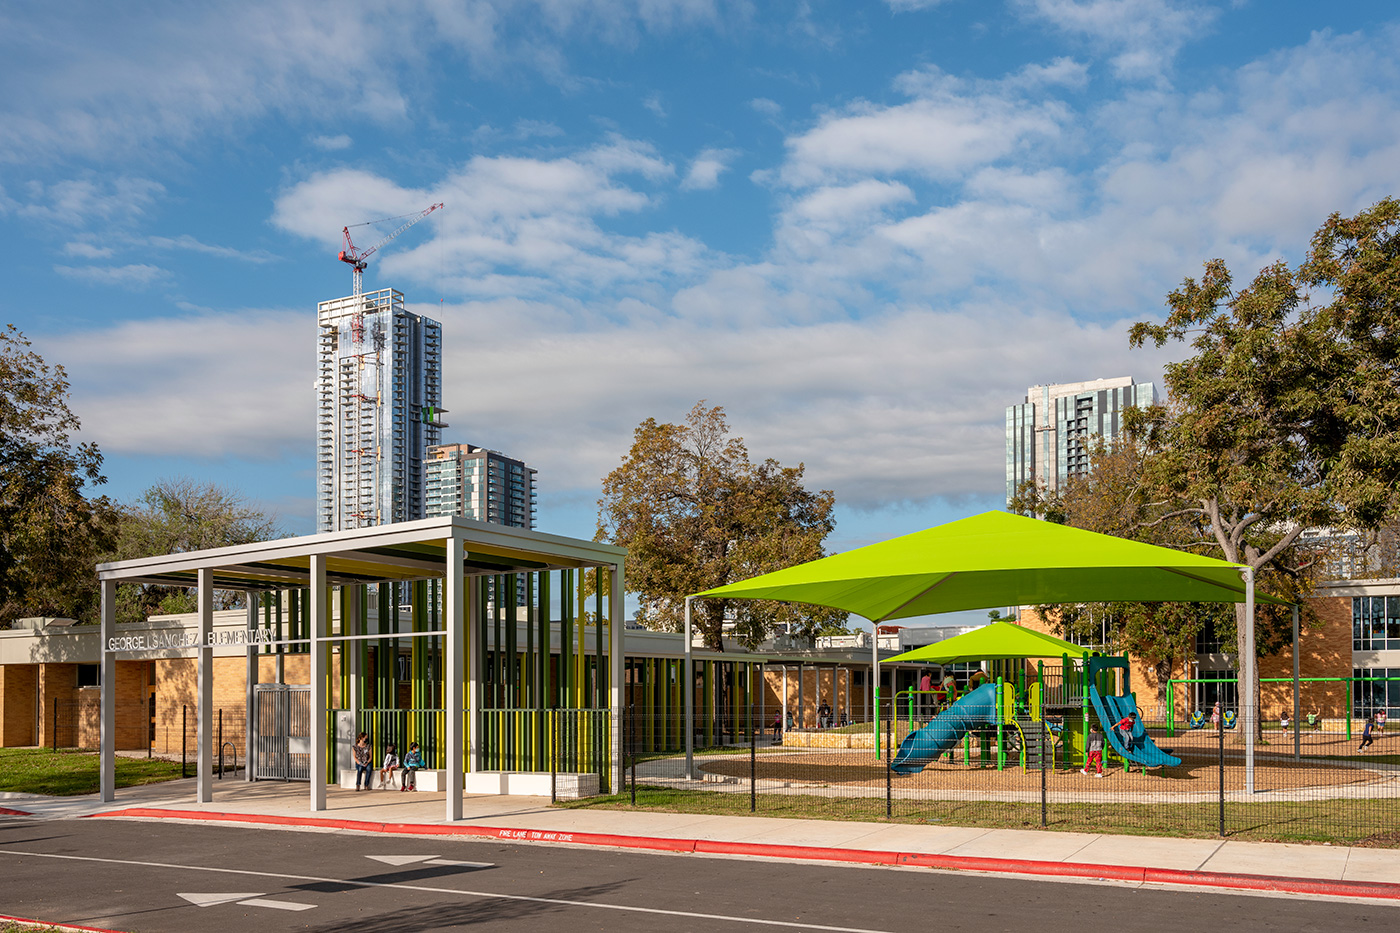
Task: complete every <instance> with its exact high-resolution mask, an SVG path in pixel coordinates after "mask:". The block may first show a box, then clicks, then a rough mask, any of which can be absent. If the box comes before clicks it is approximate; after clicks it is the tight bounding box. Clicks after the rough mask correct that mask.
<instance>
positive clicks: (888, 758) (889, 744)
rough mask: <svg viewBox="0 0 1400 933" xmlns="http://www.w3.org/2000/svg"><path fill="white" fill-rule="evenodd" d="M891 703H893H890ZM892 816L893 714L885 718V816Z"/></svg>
mask: <svg viewBox="0 0 1400 933" xmlns="http://www.w3.org/2000/svg"><path fill="white" fill-rule="evenodd" d="M891 705H893V704H891ZM892 816H894V715H893V714H891V715H890V717H889V718H888V719H886V720H885V818H886V819H889V818H890V817H892Z"/></svg>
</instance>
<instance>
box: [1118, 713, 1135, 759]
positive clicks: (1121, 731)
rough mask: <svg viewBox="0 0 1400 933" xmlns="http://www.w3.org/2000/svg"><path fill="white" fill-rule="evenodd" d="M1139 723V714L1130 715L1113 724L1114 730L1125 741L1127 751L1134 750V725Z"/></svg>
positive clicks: (1124, 745) (1124, 746)
mask: <svg viewBox="0 0 1400 933" xmlns="http://www.w3.org/2000/svg"><path fill="white" fill-rule="evenodd" d="M1136 722H1137V713H1129V714H1128V715H1126V716H1124V717H1123V718H1122V719H1120V720H1118V721H1117V722H1115V723H1114V724H1113V728H1114V729H1115V730H1116V731H1117V732H1118V735H1119V736H1120V737H1121V738H1122V739H1123V748H1124V749H1126V750H1127V751H1132V750H1133V724H1134V723H1136Z"/></svg>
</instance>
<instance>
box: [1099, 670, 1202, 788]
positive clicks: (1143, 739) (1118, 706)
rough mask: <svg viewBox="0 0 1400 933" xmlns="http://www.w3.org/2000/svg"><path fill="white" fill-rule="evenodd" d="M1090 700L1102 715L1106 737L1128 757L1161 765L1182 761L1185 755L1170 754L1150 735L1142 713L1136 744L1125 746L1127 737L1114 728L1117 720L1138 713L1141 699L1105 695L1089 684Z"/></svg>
mask: <svg viewBox="0 0 1400 933" xmlns="http://www.w3.org/2000/svg"><path fill="white" fill-rule="evenodd" d="M1089 700H1090V702H1092V703H1093V704H1094V712H1095V713H1098V715H1099V722H1100V723H1102V724H1103V734H1104V738H1106V739H1108V744H1109V745H1112V746H1113V750H1114V751H1115V752H1117V753H1118V754H1119V755H1121V756H1122V757H1123V758H1124V759H1126V760H1127V761H1131V762H1135V763H1137V764H1140V765H1146V766H1147V767H1149V768H1157V767H1161V766H1163V765H1165V766H1167V767H1169V768H1174V767H1176V766H1177V765H1179V764H1181V759H1180V758H1177V757H1176V756H1175V755H1168V754H1167V753H1166V752H1164V751H1162V750H1161V749H1160V748H1158V747H1157V743H1155V742H1153V741H1152V740H1151V739H1150V738H1148V737H1147V727H1146V726H1144V725H1143V724H1142V717H1141V716H1138V718H1137V720H1136V721H1135V722H1134V723H1133V747H1132V749H1131V750H1129V749H1126V748H1124V747H1123V737H1122V736H1121V735H1119V734H1118V730H1117V729H1115V728H1113V724H1114V723H1115V722H1119V721H1121V720H1122V719H1123V717H1125V716H1127V715H1128V714H1129V713H1136V712H1137V711H1138V709H1137V702H1136V701H1134V700H1133V698H1132V697H1131V696H1125V697H1120V696H1101V695H1100V694H1099V691H1098V688H1097V687H1095V686H1093V685H1092V684H1090V685H1089Z"/></svg>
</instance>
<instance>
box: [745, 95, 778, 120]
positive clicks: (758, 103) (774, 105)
mask: <svg viewBox="0 0 1400 933" xmlns="http://www.w3.org/2000/svg"><path fill="white" fill-rule="evenodd" d="M749 107H750V108H752V109H753V110H754V111H755V112H757V113H761V114H763V115H764V116H765V117H776V116H777V115H778V114H780V113H782V112H783V105H782V104H780V103H778V102H777V101H776V100H770V99H768V98H767V97H755V98H754V99H753V100H751V101H749Z"/></svg>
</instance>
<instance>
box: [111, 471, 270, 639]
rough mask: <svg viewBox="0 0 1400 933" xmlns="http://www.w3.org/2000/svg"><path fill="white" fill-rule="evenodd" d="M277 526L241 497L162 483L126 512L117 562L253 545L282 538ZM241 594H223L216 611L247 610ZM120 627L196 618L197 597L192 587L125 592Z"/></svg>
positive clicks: (185, 482) (206, 486) (190, 484)
mask: <svg viewBox="0 0 1400 933" xmlns="http://www.w3.org/2000/svg"><path fill="white" fill-rule="evenodd" d="M281 535H282V532H281V531H280V530H279V529H278V527H277V520H276V519H275V518H274V517H272V516H269V515H267V514H266V513H264V512H263V511H261V510H260V509H257V508H255V507H253V506H251V505H249V504H248V502H247V500H246V499H245V498H244V497H243V495H242V494H241V493H239V492H236V491H233V490H229V489H225V488H223V487H221V486H218V485H215V484H213V483H199V482H196V481H195V480H192V479H187V478H179V479H167V480H161V481H160V482H158V483H156V484H155V485H154V486H152V487H151V488H149V489H147V490H146V491H145V492H144V493H142V495H141V497H140V498H139V499H137V500H136V501H135V502H132V503H129V504H127V505H125V506H123V507H122V509H121V524H120V534H119V538H118V545H117V550H116V553H115V555H114V558H115V559H123V560H124V559H130V558H136V557H152V556H155V555H157V554H177V553H180V552H183V551H199V550H204V549H207V548H215V547H226V546H229V545H234V544H250V543H252V542H255V541H268V540H271V539H273V538H277V537H281ZM242 598H243V596H242V593H239V592H229V593H222V592H221V593H219V594H217V596H216V599H215V606H216V608H220V609H231V608H235V607H237V606H240V605H242ZM117 606H118V610H117V617H118V620H119V621H137V620H140V619H144V618H146V617H147V616H148V615H151V614H152V613H177V612H193V611H195V609H196V603H195V593H194V591H193V590H191V589H189V588H187V587H167V586H149V585H147V586H135V585H133V586H122V587H120V588H119V593H118V598H117Z"/></svg>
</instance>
